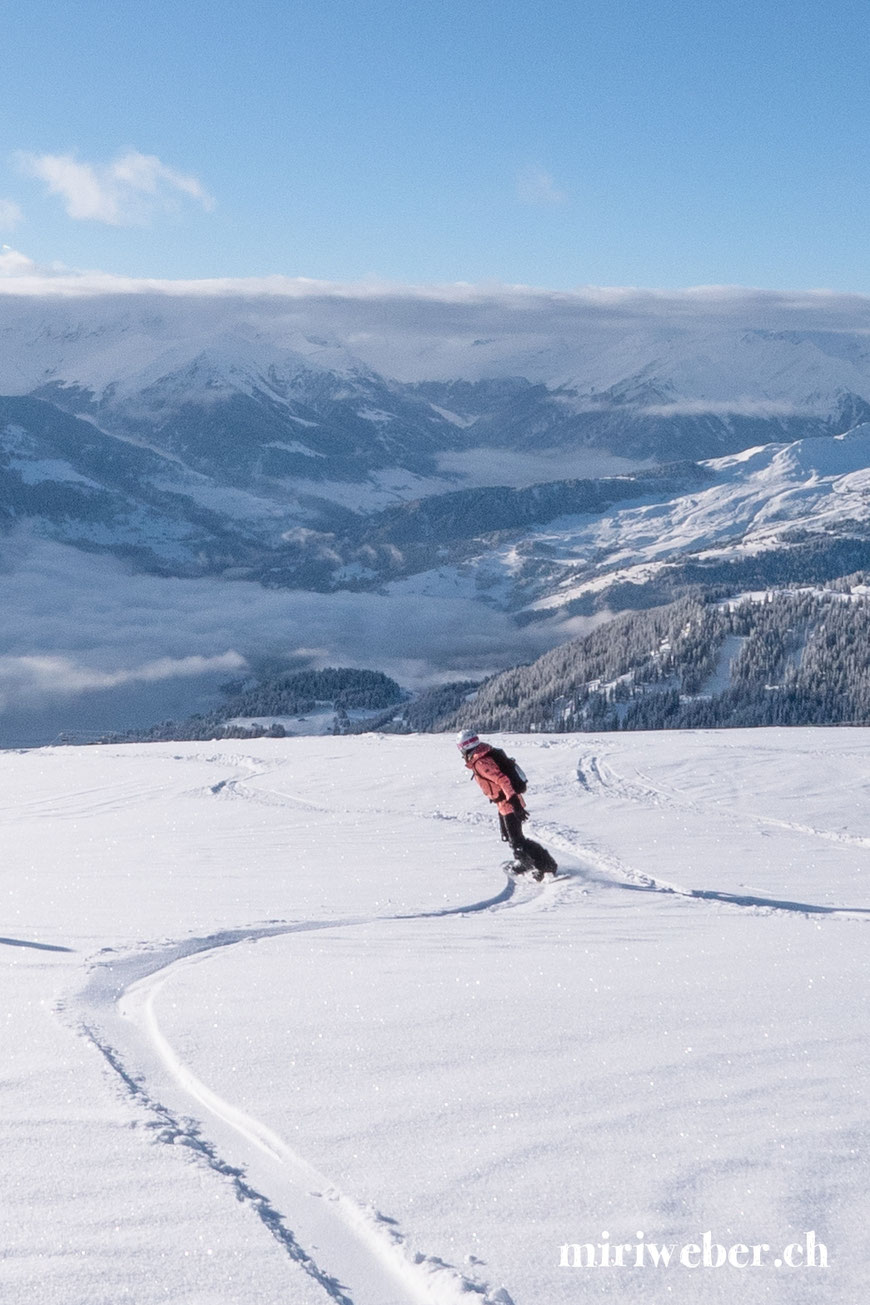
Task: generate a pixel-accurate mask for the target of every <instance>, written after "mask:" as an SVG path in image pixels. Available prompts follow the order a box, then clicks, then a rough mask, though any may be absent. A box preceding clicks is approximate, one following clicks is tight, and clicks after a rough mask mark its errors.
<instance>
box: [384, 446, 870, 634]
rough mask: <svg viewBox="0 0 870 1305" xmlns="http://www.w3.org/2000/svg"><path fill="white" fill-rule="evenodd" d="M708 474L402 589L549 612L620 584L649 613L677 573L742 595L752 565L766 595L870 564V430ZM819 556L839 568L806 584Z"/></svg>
mask: <svg viewBox="0 0 870 1305" xmlns="http://www.w3.org/2000/svg"><path fill="white" fill-rule="evenodd" d="M701 467H702V469H703V470H705V471H706V473H707V474H706V476H699V477H698V480H699V483H698V486H697V488H694V487H693V488H691V489H690V490H689V492H688V493H686V492H674V491H673V488H672V489H671V490H669V492H666V493H664V494H662V493H656V492H655V488H654V482H653V481H652V480H649V481H648V482H647V483H648V484H649V485H650V488H651V490H652V491H653V492H651V493H650V494H649V495H648V496H646V498H644V499H642V500H641V501H640V503H638V502H637V500H636V498H632V499H628V498H626V500H625V501H624V502H622V503H619V502H617V503H616V504H614V505H613V506H612V507H606V508H604V509H603V510H602V511H599V512H595V513H583V514H576V515H565V516H561V517H556V518H553V519H551V520H549V521H547V522H546V523H545V524H544V523H542V524H541V525H539V526H532V527H531V528H529V529H527V530H525V531H524V532H523V533H522V535H520V533H519V532H515V534H514V536H513V537H512V538H510V539H508V540H498V541H496V542H495V543H494V544H493V543H492V542H491V541H487V542H488V547H481V546H480V545H479V544H478V546H477V548H475V547H474V543H473V541H472V542H471V543H470V544H469V545H468V546H467V547H466V557H465V558H464V559H463V562H462V564H461V566H459V567H451V566H445V565H442V566H440V567H439V568H438V569H437V570H430V571H424V572H421V573H420V574H418V575H415V576H413V577H411V578H409V579H403V580H401V581H398V582H396V584H395V585H394V586H393V589H394V590H395V591H397V592H403V593H412V592H413V593H417V594H429V595H434V594H435V593H437V592H438V591H439V590H440V591H442V592H444V593H445V594H446V593H448V592H451V591H452V592H456V591H457V589H461V590H462V591H464V592H474V591H475V590H476V591H477V592H478V593H481V592H482V593H485V594H489V595H490V596H491V598H492V599H493V600H496V601H498V602H500V603H501V604H503V605H506V606H508V607H513V608H517V607H525V609H526V612H527V614H535V613H538V614H545V613H553V612H556V611H559V610H561V609H564V608H566V607H568V608H573V610H584V609H588V610H592V607H593V606H599V607H606V606H607V604H608V602H613V601H615V599H614V597H613V591H615V589H616V588H617V587H619V588H620V595H619V603H620V605H621V606H632V605H634V604H633V603H632V600H631V597H630V591H628V590H626V589H624V588H622V587H623V586H626V585H629V586H634V587H635V588H636V589H637V595H638V596H637V599H636V604H637V605H638V606H644V605H647V604H646V601H645V599H644V596H643V593H642V592H641V591H642V589H643V588H644V587H645V586H650V585H652V584H656V583H658V584H663V585H667V584H668V583H670V580H669V577H670V576H672V575H673V576H674V577H675V579H674V583H683V584H685V583H689V582H691V583H695V584H704V583H708V584H716V583H718V584H728V583H732V581H731V580H730V572H732V571H733V575H734V577H735V579H734V581H733V583H735V584H736V585H737V587H738V588H739V587H740V586H741V584H742V581H741V580H740V579H739V574H740V573H739V572H738V570H737V568H738V567H740V566H746V567H748V570H747V575H749V576H750V578H751V576H754V577H755V578H754V580H753V585H751V586H748V585H744V586H743V587H757V586H760V585H765V584H768V583H769V584H776V583H780V584H781V583H783V576H784V574H785V573H786V572H787V570H788V568H789V566H791V567H792V573H791V574H790V575H789V580H790V582H792V583H799V582H800V581H801V579H802V578H816V579H829V578H833V577H834V576H836V575H840V574H845V573H847V572H849V571H854V570H856V569H857V568H858V567H859V566H863V565H867V564H868V563H870V547H868V543H870V496H868V491H870V424H863V425H861V426H859V427H856V428H855V429H854V430H851V431H848V432H846V433H845V434H843V435H840V436H834V437H820V438H808V439H804V440H798V441H795V442H794V443H791V444H768V445H763V446H761V447H757V448H752V449H747V450H745V451H744V452H742V453H739V454H734V455H730V456H728V457H725V458H717V459H712V460H710V461H708V462H705V463H702V464H701ZM641 484H643V482H638V487H640V485H641ZM635 492H636V491H635ZM807 548H811V549H813V550H814V551H815V553H816V554H817V555H818V556H819V557H821V555H822V553H825V552H827V553H830V555H831V556H830V566H829V568H828V570H827V571H823V573H822V574H820V575H819V576H813V577H810V576H807V577H802V574H801V567H802V566H804V565H806V562H805V560H804V551H805V550H806V549H807ZM838 550H841V551H842V552H843V559H842V565H840V562H839V560H838V558H839V553H838ZM865 552H866V554H867V556H866V558H865V557H864V553H865ZM789 559H793V561H791V562H790V561H789ZM687 568H692V570H691V574H689V573H688V572H687ZM756 573H757V574H756ZM662 593H663V594H664V593H667V589H666V588H663V589H662Z"/></svg>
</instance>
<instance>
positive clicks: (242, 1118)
mask: <svg viewBox="0 0 870 1305" xmlns="http://www.w3.org/2000/svg"><path fill="white" fill-rule="evenodd" d="M524 887H525V891H522V890H520V888H519V886H518V885H517V883H516V881H515V880H513V879H508V882H507V883H506V884H505V886H504V888H503V889H502V890H501V891H500V892H498V893H496V894H494V895H493V896H492V897H488V898H484V899H482V900H480V901H477V902H472V903H470V904H467V905H464V906H457V907H447V908H443V909H439V910H434V911H423V912H416V913H409V914H403V915H387V916H371V917H368V916H360V917H351V918H347V919H342V920H309V921H301V922H299V923H296V924H287V923H285V922H279V921H276V922H269V923H267V924H264V925H262V926H259V927H254V928H249V929H234V930H225V931H221V932H219V933H215V934H211V935H209V936H207V937H203V938H192V939H188V940H186V941H185V942H179V943H170V944H168V945H166V946H164V947H160V948H154V949H148V950H144V951H140V952H133V953H131V954H128V955H127V956H120V957H118V956H115V955H114V954H111V959H108V958H106V959H101V960H98V961H97V963H96V964H95V965H94V967H93V969H92V971H91V974H90V978H89V980H88V982H87V984H86V985H85V987H84V989H82V991H81V992H80V993H79V994H78V996H77V998H75V999H74V1003H73V1004H74V1005H77V1006H78V1007H79V1011H80V1015H79V1019H78V1022H77V1028H78V1031H79V1032H80V1033H82V1034H83V1035H84V1036H86V1037H87V1038H88V1039H89V1040H90V1041H91V1042H92V1043H93V1044H94V1045H95V1046H96V1047H97V1048H98V1049H99V1051H100V1052H101V1053H102V1055H103V1056H104V1057H105V1059H106V1061H107V1063H108V1064H109V1065H110V1066H111V1068H112V1069H113V1070H114V1072H115V1073H116V1074H117V1075H118V1076H119V1078H120V1079H121V1081H122V1084H123V1085H124V1088H125V1089H126V1091H127V1092H128V1093H129V1094H130V1095H132V1096H133V1097H135V1098H136V1099H137V1100H138V1102H139V1104H140V1105H142V1106H144V1107H145V1108H146V1109H147V1110H148V1112H149V1114H150V1115H151V1117H152V1119H153V1120H154V1121H155V1123H156V1126H157V1127H159V1129H160V1132H159V1133H158V1138H159V1140H162V1141H169V1142H172V1143H177V1142H179V1141H183V1142H184V1143H185V1144H186V1145H187V1146H188V1147H190V1149H191V1151H192V1153H193V1154H194V1155H195V1156H196V1157H197V1158H198V1159H199V1160H201V1161H202V1162H204V1163H206V1164H207V1165H208V1166H209V1167H210V1168H212V1169H214V1170H216V1171H217V1172H219V1173H221V1174H222V1175H224V1176H228V1177H230V1179H231V1180H232V1182H233V1185H234V1187H235V1190H236V1195H237V1196H238V1198H239V1200H241V1201H243V1202H245V1203H246V1204H248V1205H249V1206H252V1207H253V1209H254V1211H255V1213H256V1214H257V1215H258V1217H259V1218H260V1219H261V1220H262V1222H263V1223H264V1224H265V1225H266V1227H267V1228H268V1229H269V1231H270V1232H271V1233H272V1235H273V1236H274V1237H275V1238H276V1240H278V1242H279V1243H280V1244H281V1245H282V1246H283V1248H284V1249H285V1251H286V1252H287V1254H288V1255H289V1256H290V1258H291V1259H293V1260H294V1261H295V1262H296V1263H297V1264H298V1265H299V1266H300V1267H301V1268H302V1269H303V1271H304V1272H306V1273H307V1274H308V1275H309V1276H310V1277H312V1278H313V1279H314V1280H315V1281H316V1282H317V1283H318V1284H319V1285H320V1286H321V1287H322V1288H323V1290H324V1291H325V1292H326V1294H327V1296H328V1297H329V1299H330V1300H331V1301H333V1302H335V1303H336V1305H460V1303H461V1302H462V1303H465V1302H470V1301H471V1300H476V1301H477V1302H478V1305H513V1302H512V1300H511V1297H510V1295H509V1294H508V1292H507V1290H506V1289H505V1288H503V1287H501V1288H498V1289H497V1290H494V1289H493V1288H491V1287H490V1286H489V1285H488V1284H486V1283H484V1282H481V1281H479V1280H476V1279H474V1278H471V1277H468V1276H466V1275H465V1274H463V1273H461V1272H460V1271H459V1270H458V1269H456V1268H455V1267H453V1266H452V1265H449V1264H446V1263H444V1262H443V1261H442V1260H440V1259H438V1258H437V1257H433V1256H426V1255H423V1254H420V1253H419V1252H415V1251H413V1250H412V1249H411V1248H409V1247H408V1246H407V1244H406V1239H405V1237H404V1235H403V1234H402V1233H401V1231H400V1229H399V1227H398V1225H397V1224H396V1223H395V1221H394V1220H392V1219H389V1218H387V1217H386V1216H385V1215H383V1214H380V1213H379V1212H377V1211H371V1210H366V1209H363V1208H362V1207H360V1206H359V1205H358V1204H356V1202H354V1201H353V1200H352V1199H351V1198H349V1197H348V1196H346V1195H345V1194H343V1193H342V1192H340V1191H339V1190H338V1189H337V1188H336V1187H335V1185H334V1184H333V1183H331V1182H330V1181H329V1180H327V1179H326V1178H324V1177H323V1175H321V1174H319V1173H318V1172H317V1170H316V1169H314V1168H313V1167H312V1166H311V1165H309V1164H308V1162H307V1161H306V1160H305V1159H304V1158H303V1157H302V1156H300V1155H298V1154H297V1153H295V1152H294V1151H292V1149H291V1148H290V1147H288V1146H287V1144H286V1143H285V1142H284V1141H283V1140H282V1139H281V1138H280V1137H279V1136H278V1135H277V1134H276V1133H274V1132H273V1131H272V1130H271V1129H269V1128H268V1127H267V1126H266V1125H264V1124H262V1123H261V1122H260V1121H258V1120H256V1119H253V1118H252V1117H251V1116H249V1115H246V1114H245V1113H244V1112H243V1111H242V1110H240V1109H239V1108H238V1107H236V1106H233V1105H232V1104H231V1103H229V1102H226V1101H224V1100H223V1099H222V1098H221V1097H220V1096H219V1095H218V1094H217V1093H215V1092H214V1091H213V1090H212V1089H211V1088H209V1087H208V1086H207V1085H205V1084H204V1083H202V1082H201V1081H200V1080H199V1079H197V1077H196V1076H195V1075H194V1073H193V1071H192V1070H191V1069H190V1067H189V1066H187V1065H186V1064H185V1063H184V1061H183V1060H182V1059H181V1058H180V1057H179V1056H178V1054H177V1053H176V1052H175V1050H174V1048H173V1047H172V1046H171V1044H170V1043H169V1041H168V1040H167V1039H166V1037H165V1035H164V1034H163V1032H162V1030H161V1028H160V1025H159V1022H158V1020H157V1015H156V1011H155V1008H154V1002H155V999H156V997H157V995H158V993H159V992H160V991H161V989H162V988H163V986H164V985H165V984H166V983H167V982H168V979H169V977H170V976H169V971H170V969H173V968H175V967H176V966H180V965H183V964H185V963H194V962H196V961H199V960H201V959H205V958H206V957H207V955H208V953H210V952H215V951H217V950H218V949H220V948H223V947H230V946H235V945H236V944H238V943H242V942H249V941H258V940H260V939H266V938H275V937H281V936H284V935H289V934H292V933H301V932H310V931H313V930H320V929H336V928H339V929H340V928H350V927H354V926H357V925H364V924H375V923H377V924H384V923H389V922H390V921H392V920H396V921H399V920H424V919H439V918H440V919H443V918H445V917H448V916H464V915H469V914H474V913H478V912H481V911H487V910H493V909H499V908H501V909H504V908H505V907H507V906H510V905H512V906H520V905H523V904H524V903H531V902H534V901H535V899H537V898H538V897H540V896H541V891H542V890H541V889H540V888H539V887H538V886H537V885H535V886H534V888H532V885H528V886H524ZM103 955H105V953H103ZM64 1008H65V1007H64V1004H61V1006H60V1007H59V1009H61V1010H63V1009H64ZM105 1025H109V1026H110V1029H111V1032H112V1037H111V1038H110V1037H107V1036H106V1035H105V1034H104V1033H103V1032H101V1026H105ZM112 1026H114V1027H112ZM125 1026H126V1027H125ZM131 1028H133V1029H135V1030H138V1032H139V1033H140V1034H141V1036H142V1039H143V1040H144V1042H145V1043H146V1045H147V1047H148V1048H149V1049H150V1050H151V1051H153V1052H154V1053H156V1056H157V1058H158V1060H159V1061H160V1063H161V1065H162V1067H163V1069H164V1071H165V1072H166V1073H167V1074H168V1075H169V1078H170V1080H171V1081H172V1082H173V1083H174V1084H175V1085H176V1087H177V1088H180V1089H181V1091H182V1092H183V1093H184V1094H185V1096H186V1097H188V1098H190V1099H192V1100H193V1101H195V1102H196V1103H197V1104H198V1105H199V1106H200V1107H201V1108H202V1109H203V1110H205V1111H207V1112H208V1113H209V1114H210V1115H211V1116H212V1117H213V1118H214V1119H215V1120H216V1121H218V1122H219V1124H221V1125H224V1126H226V1127H227V1128H229V1129H231V1130H232V1132H233V1133H234V1134H235V1135H236V1136H237V1137H241V1138H242V1140H243V1141H244V1142H245V1143H247V1144H248V1145H249V1146H253V1147H254V1148H255V1149H256V1150H257V1151H258V1152H259V1153H260V1154H261V1156H262V1157H263V1158H264V1160H263V1164H264V1165H265V1171H264V1173H263V1175H262V1179H260V1178H258V1182H259V1186H261V1187H263V1188H264V1189H268V1190H269V1191H272V1192H277V1198H278V1199H275V1198H274V1197H267V1196H266V1195H264V1192H263V1191H262V1190H259V1187H254V1186H253V1185H252V1183H251V1182H249V1181H248V1177H247V1175H246V1173H245V1171H244V1170H243V1169H240V1168H238V1167H237V1166H234V1165H232V1164H229V1163H228V1162H227V1161H226V1160H224V1159H223V1158H222V1156H221V1154H220V1151H219V1149H218V1147H217V1146H216V1145H215V1144H214V1143H213V1142H211V1141H208V1140H206V1139H205V1138H203V1137H202V1135H201V1133H200V1131H199V1125H198V1124H197V1123H195V1122H192V1121H189V1120H186V1119H185V1118H183V1117H182V1116H180V1115H178V1114H176V1113H175V1112H174V1111H173V1110H171V1109H168V1108H167V1107H166V1106H165V1105H163V1104H162V1103H160V1102H159V1101H157V1100H156V1099H155V1098H154V1097H153V1096H152V1095H151V1094H150V1092H149V1091H148V1090H147V1089H146V1087H145V1085H144V1079H143V1077H142V1076H141V1075H135V1074H134V1073H132V1072H131V1071H130V1070H129V1069H128V1068H127V1067H126V1065H125V1060H124V1055H123V1053H122V1052H121V1051H120V1050H119V1044H124V1043H125V1041H126V1042H130V1041H131V1039H130V1036H129V1035H130V1029H131ZM132 1042H133V1047H132V1055H133V1058H134V1059H135V1058H137V1051H138V1057H139V1059H141V1058H142V1051H141V1048H137V1046H136V1043H135V1037H134V1038H133V1039H132ZM146 1060H147V1055H146ZM252 1167H256V1168H257V1169H258V1174H259V1170H260V1168H261V1167H262V1166H261V1165H257V1164H256V1162H255V1164H254V1166H252ZM279 1205H280V1206H281V1207H282V1208H286V1209H287V1210H288V1211H290V1212H291V1217H292V1218H293V1221H294V1224H296V1223H299V1224H300V1226H301V1227H302V1230H303V1232H302V1239H303V1240H304V1242H305V1243H307V1244H308V1245H311V1246H317V1247H318V1248H320V1249H319V1251H318V1254H319V1255H320V1256H321V1257H322V1256H323V1254H324V1248H325V1252H326V1258H327V1259H328V1260H329V1262H330V1265H331V1268H337V1269H338V1270H339V1271H340V1273H341V1276H342V1277H348V1278H349V1279H351V1280H352V1281H361V1282H362V1283H363V1284H364V1288H363V1290H364V1295H362V1296H357V1295H349V1294H348V1292H349V1291H350V1290H351V1289H350V1288H347V1287H346V1286H345V1284H344V1283H343V1282H342V1281H341V1280H340V1278H339V1277H336V1276H335V1274H334V1273H333V1272H331V1271H330V1272H327V1271H326V1270H325V1269H323V1268H322V1267H321V1266H320V1264H318V1263H317V1262H316V1261H315V1260H314V1259H313V1257H312V1256H311V1255H310V1254H309V1253H308V1252H307V1251H306V1250H305V1249H304V1247H303V1244H302V1240H300V1237H299V1236H298V1235H297V1231H296V1230H295V1229H293V1230H291V1229H290V1228H289V1227H288V1226H287V1224H286V1222H285V1217H284V1215H283V1214H282V1213H280V1211H279V1208H278V1207H279Z"/></svg>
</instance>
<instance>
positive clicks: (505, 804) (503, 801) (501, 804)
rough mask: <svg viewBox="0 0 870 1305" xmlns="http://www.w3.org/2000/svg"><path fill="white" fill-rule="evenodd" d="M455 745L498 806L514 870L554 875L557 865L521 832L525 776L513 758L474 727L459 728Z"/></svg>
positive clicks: (537, 875)
mask: <svg viewBox="0 0 870 1305" xmlns="http://www.w3.org/2000/svg"><path fill="white" fill-rule="evenodd" d="M456 746H457V747H458V748H459V751H460V752H461V753H462V756H463V757H464V759H465V764H466V766H467V767H468V769H469V770H470V771H471V772H472V774H473V776H474V778H475V779H476V780H477V782H478V784H479V785H480V787H481V789H482V790H483V792H484V794H485V795H486V797H488V798H489V800H490V802H495V803H496V804H497V806H498V822H499V826H500V828H501V836H502V839H503V840H504V842H506V843H510V845H511V851H512V852H513V854H514V866H513V869H514V871H515V873H516V874H525V872H526V871H527V870H531V871H532V877H533V878H534V879H537V881H538V882H539V883H540V881H541V880H542V879H543V877H544V875H545V874H552V875H554V874H555V873H556V871H557V870H558V868H559V867H558V866H557V865H556V862H555V861H554V860H553V858H552V857H551V856H550V853H549V852H548V851H547V849H546V848H545V847H541V844H540V843H535V842H534V841H533V840H532V839H531V838H526V837H525V836H524V834H523V821H524V820H527V819H528V815H529V813H528V811H527V810H526V804H525V801H524V799H523V796H522V795H523V791H524V790H525V786H526V784H525V779H526V777H525V775H524V774H523V772H522V771H521V770H520V768H519V766H517V764H516V762H515V761H514V759H513V758H512V757H508V756H506V755H505V753H504V752H502V750H501V748H493V747H492V746H491V745H490V744H489V743H482V742H481V740H480V739H479V738H478V736H477V734H476V733H475V731H474V730H463V731H462V733H461V734H460V735H459V736H458V738H457V740H456Z"/></svg>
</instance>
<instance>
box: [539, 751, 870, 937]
mask: <svg viewBox="0 0 870 1305" xmlns="http://www.w3.org/2000/svg"><path fill="white" fill-rule="evenodd" d="M638 776H639V778H640V779H641V780H642V781H644V782H643V783H634V782H632V781H631V780H627V779H625V778H624V777H623V776H621V775H619V774H617V772H616V771H615V770H613V769H612V768H611V766H609V765H608V763H607V762H606V761H605V760H603V759H602V758H601V757H599V756H597V755H595V754H593V753H587V754H585V755H584V756H581V758H580V760H579V762H578V765H577V783H578V784H579V786H580V788H581V789H583V790H584V791H585V792H586V793H589V794H592V795H600V796H602V797H606V798H616V799H622V800H624V801H628V802H635V803H640V804H641V805H643V806H648V807H653V808H655V807H668V808H672V809H679V810H684V811H691V812H698V811H699V810H700V808H699V807H698V805H697V803H695V802H692V801H691V800H689V799H688V798H684V797H683V796H682V795H680V794H678V793H676V792H673V791H670V790H667V789H665V788H663V787H659V786H657V785H655V784H654V783H653V781H652V780H651V779H650V778H649V776H647V775H644V774H642V773H640V772H638ZM753 819H754V820H755V822H756V823H757V824H758V825H759V826H772V827H775V828H781V829H784V830H786V831H787V832H789V833H796V834H802V835H804V836H806V837H813V838H820V839H824V840H827V841H830V842H834V843H838V844H841V845H850V846H859V847H866V846H867V840H866V839H862V838H856V837H853V836H850V835H847V834H842V833H840V832H839V831H833V832H832V831H828V830H823V829H815V828H813V827H812V826H810V825H799V824H794V823H791V822H788V821H784V820H775V819H773V818H772V817H768V816H761V815H758V816H754V817H753ZM542 828H543V832H544V833H545V834H548V836H549V841H550V842H551V843H553V844H554V846H559V847H562V848H564V849H565V850H568V851H571V852H572V853H573V854H574V855H578V856H581V857H585V858H587V859H588V860H589V861H591V862H592V864H593V866H594V867H595V870H596V871H598V872H600V873H598V874H596V875H595V876H594V879H593V877H592V876H588V875H587V876H586V877H587V878H589V879H590V880H591V881H593V882H596V883H599V884H606V885H609V886H610V887H619V888H623V889H625V890H627V891H629V892H646V893H661V894H663V895H665V896H668V897H680V898H684V899H685V900H687V901H692V902H704V903H714V904H718V905H722V906H734V907H738V908H742V909H744V910H750V911H753V912H755V913H765V914H773V913H776V912H782V913H784V914H790V915H803V916H818V915H826V916H832V917H835V918H838V919H841V920H852V921H861V920H864V919H865V918H866V917H868V916H870V907H865V906H827V905H823V904H821V903H818V902H794V901H790V900H788V899H786V898H776V897H759V896H756V895H754V894H751V893H732V892H726V891H723V890H719V889H715V888H686V887H684V886H683V885H681V884H675V883H671V882H669V881H668V880H664V879H659V878H656V877H654V876H653V875H648V874H644V873H642V872H640V871H636V870H632V869H631V868H630V867H628V866H626V865H624V864H623V863H622V862H621V861H619V860H618V859H617V858H616V857H614V856H613V855H611V854H610V853H606V852H603V851H601V850H600V849H597V848H593V847H590V846H588V845H587V846H583V845H582V840H581V839H580V835H579V834H577V835H576V836H575V837H576V841H575V842H574V843H573V844H572V840H571V832H572V831H568V830H561V829H555V828H553V829H550V830H549V831H548V830H547V829H546V828H545V827H542Z"/></svg>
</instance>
